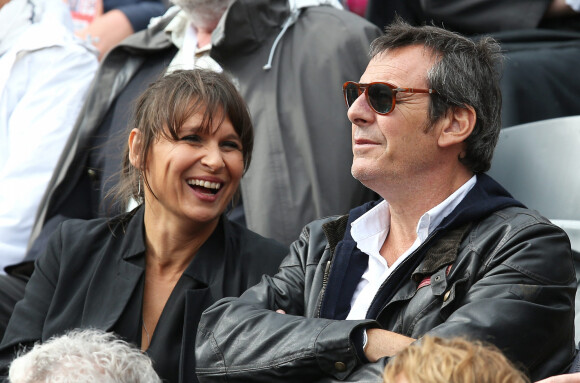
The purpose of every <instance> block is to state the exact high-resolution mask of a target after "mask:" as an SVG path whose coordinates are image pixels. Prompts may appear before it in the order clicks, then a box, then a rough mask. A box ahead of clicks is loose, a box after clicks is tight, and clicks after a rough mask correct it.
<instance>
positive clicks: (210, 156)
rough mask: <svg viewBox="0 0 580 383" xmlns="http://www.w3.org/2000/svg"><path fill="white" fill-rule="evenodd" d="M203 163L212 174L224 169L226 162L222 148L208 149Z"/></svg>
mask: <svg viewBox="0 0 580 383" xmlns="http://www.w3.org/2000/svg"><path fill="white" fill-rule="evenodd" d="M201 163H202V164H203V165H204V166H205V167H207V168H208V169H210V170H211V171H212V172H216V171H218V170H220V169H221V168H223V167H224V166H225V162H224V159H223V157H222V152H221V150H220V148H219V147H218V146H216V145H211V146H209V147H207V148H206V151H205V154H204V156H203V157H202V159H201Z"/></svg>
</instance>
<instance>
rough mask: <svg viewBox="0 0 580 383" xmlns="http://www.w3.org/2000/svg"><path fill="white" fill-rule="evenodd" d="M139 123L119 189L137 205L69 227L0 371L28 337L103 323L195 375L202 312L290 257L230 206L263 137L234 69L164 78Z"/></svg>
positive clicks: (41, 263)
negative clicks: (236, 219)
mask: <svg viewBox="0 0 580 383" xmlns="http://www.w3.org/2000/svg"><path fill="white" fill-rule="evenodd" d="M130 128H131V130H130V132H129V133H127V135H126V136H127V137H128V139H127V144H126V150H125V155H124V161H123V167H122V171H121V177H122V178H121V183H120V184H119V187H118V190H117V196H118V197H117V199H118V200H119V201H121V204H122V205H123V207H124V208H125V210H128V209H127V208H128V206H130V205H131V204H137V205H138V206H137V207H136V208H134V209H132V210H131V211H129V212H127V213H122V214H121V215H119V216H117V217H114V218H101V219H94V220H88V221H85V220H68V221H65V222H63V223H62V224H61V225H59V227H58V228H57V230H56V232H55V233H54V235H53V236H52V237H51V240H50V242H49V244H48V246H47V249H46V251H45V252H44V253H43V254H42V255H41V256H40V257H39V258H38V260H37V262H36V266H35V271H34V273H33V275H32V277H31V278H30V281H29V282H28V284H27V286H26V292H25V295H24V298H23V299H22V300H21V301H20V302H18V303H17V305H16V307H15V308H14V312H13V314H12V317H11V318H10V322H9V324H8V327H7V329H6V333H5V334H4V338H3V340H2V343H1V344H0V371H2V372H4V373H5V372H6V368H7V366H8V364H9V363H10V361H11V360H12V359H13V358H14V355H15V352H16V351H17V350H18V349H19V348H20V347H22V346H30V345H31V344H33V343H34V342H38V341H40V342H45V341H46V340H47V339H49V338H50V337H52V336H55V335H59V334H61V333H63V332H64V331H67V330H70V329H74V328H89V327H95V328H99V329H102V330H105V331H112V332H115V333H116V334H118V335H119V336H120V337H121V339H123V340H125V341H127V342H129V343H131V344H134V345H137V346H139V347H140V348H141V349H142V350H143V351H146V352H147V355H148V356H149V357H150V358H151V359H152V360H153V366H154V368H155V370H156V371H157V373H158V374H159V376H160V377H161V379H163V381H165V382H170V383H171V382H174V383H176V382H182V383H185V382H187V383H191V382H196V377H195V372H194V368H195V354H194V344H195V336H196V329H197V322H198V320H199V317H200V315H201V313H202V311H203V310H204V309H205V308H206V307H208V306H209V305H210V304H211V303H213V302H215V301H216V300H217V299H219V298H222V297H227V296H238V295H240V294H241V293H242V292H243V291H244V290H245V289H246V288H248V287H250V286H252V285H253V284H255V283H257V282H258V281H259V280H260V278H261V277H262V274H273V273H275V271H276V270H277V269H278V265H279V264H280V261H281V259H282V258H283V256H284V255H286V253H287V249H286V247H285V246H282V245H281V244H279V243H277V242H275V241H273V240H270V239H266V238H263V237H261V236H259V235H257V234H255V233H254V232H251V231H250V230H248V229H246V228H245V227H243V226H240V225H238V224H235V223H233V222H230V221H229V220H228V218H227V217H226V216H225V215H224V211H225V210H226V208H227V206H228V205H229V204H230V203H231V201H232V198H234V196H235V194H236V192H237V191H238V188H239V184H240V180H241V178H242V174H243V173H244V172H245V171H246V169H247V168H248V166H249V165H250V160H251V156H252V147H253V128H252V122H251V119H250V115H249V113H248V110H247V107H246V104H245V103H244V101H243V99H242V97H241V96H240V94H239V93H238V91H237V90H236V88H235V86H234V85H233V84H232V83H231V82H230V80H229V79H228V78H227V76H226V75H225V74H220V73H217V72H214V71H210V70H201V69H197V70H190V71H176V72H174V73H172V74H170V75H167V76H165V77H161V78H160V79H159V80H158V81H156V82H154V83H153V84H152V85H150V86H149V87H148V88H147V89H146V90H145V92H144V93H143V94H142V95H141V96H140V97H139V99H138V100H137V103H136V109H135V117H134V122H133V124H132V125H131V127H130ZM2 369H4V370H2Z"/></svg>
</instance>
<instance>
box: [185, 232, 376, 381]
mask: <svg viewBox="0 0 580 383" xmlns="http://www.w3.org/2000/svg"><path fill="white" fill-rule="evenodd" d="M307 238H308V233H307V230H305V231H304V232H303V234H302V236H301V238H300V239H299V240H298V241H296V242H295V243H294V244H293V245H292V246H291V248H290V254H289V255H288V256H287V257H286V259H285V260H284V261H283V262H282V264H281V266H280V271H279V272H278V274H276V275H275V276H273V277H269V276H264V277H263V278H262V281H261V282H260V283H259V284H258V285H256V286H254V287H252V288H250V289H249V290H247V291H246V292H245V293H244V294H243V295H242V296H241V297H240V298H237V299H235V298H234V299H232V298H225V299H222V300H221V301H218V302H217V303H215V304H214V305H213V306H211V307H210V308H209V309H207V310H206V311H205V312H204V314H203V315H202V318H201V321H200V324H199V327H198V334H197V340H196V363H197V368H196V373H197V376H198V379H199V381H200V382H203V383H206V382H217V381H224V379H226V380H227V381H228V382H248V381H252V382H272V381H283V380H286V381H287V380H289V379H290V380H292V381H298V380H299V379H304V381H315V380H317V379H318V378H322V377H326V376H332V377H335V378H338V379H344V378H345V377H346V376H348V374H350V372H352V371H353V369H354V368H355V367H356V366H357V364H358V360H357V357H356V351H355V349H354V347H353V345H352V343H351V340H350V334H351V332H352V331H353V330H354V329H355V328H357V327H358V326H360V325H362V324H365V323H367V322H371V321H335V320H328V319H321V318H307V317H305V316H303V315H304V313H305V310H306V308H305V307H306V306H307V305H308V306H310V305H309V302H308V301H309V298H308V296H309V295H315V296H318V294H319V292H318V291H316V292H315V293H314V294H310V291H309V288H308V284H309V281H308V280H307V279H309V277H307V275H310V272H311V271H312V270H313V269H318V266H319V265H318V261H312V263H311V262H309V261H308V257H307V254H308V253H309V251H312V250H313V249H310V248H309V246H308V243H307V242H308V240H307ZM322 250H324V248H323V247H322ZM305 286H306V288H305ZM310 304H312V302H310ZM277 309H282V310H284V311H285V312H286V313H287V314H279V313H277V312H275V310H277Z"/></svg>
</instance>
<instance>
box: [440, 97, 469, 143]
mask: <svg viewBox="0 0 580 383" xmlns="http://www.w3.org/2000/svg"><path fill="white" fill-rule="evenodd" d="M448 113H449V114H450V115H449V118H448V121H447V124H446V126H445V127H443V129H442V130H441V134H440V135H439V141H438V144H439V146H440V147H442V148H445V147H450V146H453V145H456V144H460V143H462V142H464V141H465V140H466V139H467V137H469V136H470V135H471V132H473V128H474V127H475V119H476V117H477V116H476V113H475V109H473V107H471V106H469V105H466V106H463V107H454V108H453V109H452V110H450V111H449V112H448Z"/></svg>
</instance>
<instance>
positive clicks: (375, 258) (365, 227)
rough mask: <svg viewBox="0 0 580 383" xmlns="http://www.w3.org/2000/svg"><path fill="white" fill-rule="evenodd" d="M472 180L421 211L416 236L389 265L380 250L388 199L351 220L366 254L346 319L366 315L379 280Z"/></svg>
mask: <svg viewBox="0 0 580 383" xmlns="http://www.w3.org/2000/svg"><path fill="white" fill-rule="evenodd" d="M475 182H476V176H473V177H471V178H470V179H469V181H467V182H466V183H465V184H463V185H462V186H461V187H460V188H459V189H457V190H456V191H455V192H454V193H453V194H451V195H450V196H449V197H447V199H446V200H445V201H443V202H441V203H440V204H439V205H437V206H435V207H434V208H432V209H431V210H429V211H428V212H426V213H425V214H423V215H422V216H421V218H420V219H419V223H418V224H417V239H416V240H415V242H414V243H413V245H411V247H410V248H409V249H407V251H405V252H404V253H403V254H401V256H400V257H399V258H397V260H396V261H395V262H394V263H393V264H392V265H391V266H390V267H389V265H387V261H386V260H385V259H384V258H383V257H382V256H381V254H380V250H381V247H382V246H383V243H384V242H385V240H386V238H387V235H388V234H389V228H390V221H391V214H390V211H389V204H388V202H387V201H382V202H381V203H379V204H378V205H377V206H375V207H374V208H372V209H371V210H369V211H368V212H366V213H365V214H363V215H362V216H361V217H359V218H358V219H357V220H356V221H354V222H353V223H352V225H351V229H350V233H351V236H352V238H353V239H354V241H355V242H356V244H357V247H358V249H359V250H360V251H362V252H363V253H365V254H368V256H369V262H368V266H367V269H366V270H365V272H364V274H363V275H362V277H361V280H360V282H359V283H358V285H357V287H356V290H355V292H354V294H353V296H352V299H351V309H350V312H349V313H348V316H347V318H346V319H365V318H366V314H367V311H368V309H369V307H370V305H371V303H372V300H373V299H374V297H375V295H376V294H377V292H378V290H379V288H380V287H381V285H382V283H383V282H384V281H385V280H386V279H387V277H388V276H389V275H390V274H391V273H392V271H393V270H395V269H396V268H397V266H398V265H399V264H400V263H401V262H403V260H405V259H406V258H407V257H408V256H409V255H411V253H413V251H415V250H416V249H417V248H418V247H419V246H420V245H421V244H422V243H423V242H425V240H426V239H427V237H428V236H429V234H431V232H432V231H433V230H434V229H435V228H436V227H437V226H438V225H439V224H440V223H441V221H443V219H444V218H445V217H446V216H448V215H449V214H450V213H451V212H452V211H453V210H454V209H455V208H456V207H457V205H459V203H460V202H461V201H462V200H463V198H464V197H465V196H466V195H467V193H468V192H469V191H470V190H471V188H473V186H474V185H475Z"/></svg>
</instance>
